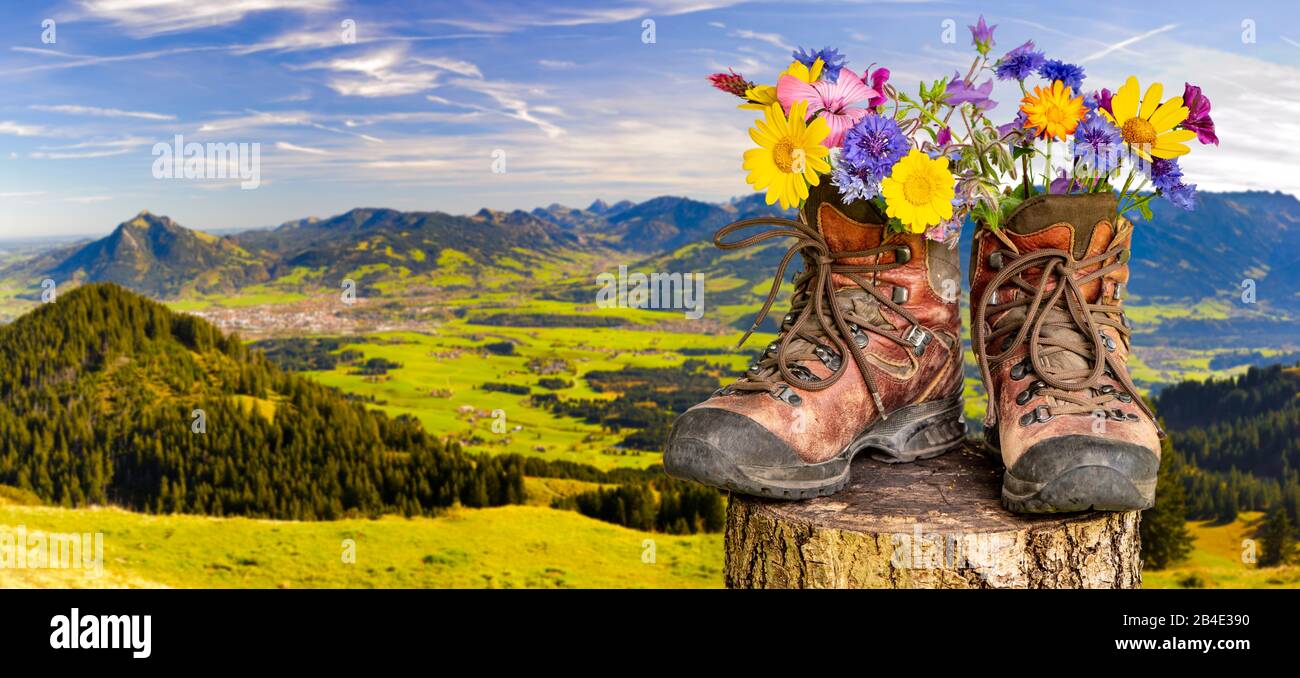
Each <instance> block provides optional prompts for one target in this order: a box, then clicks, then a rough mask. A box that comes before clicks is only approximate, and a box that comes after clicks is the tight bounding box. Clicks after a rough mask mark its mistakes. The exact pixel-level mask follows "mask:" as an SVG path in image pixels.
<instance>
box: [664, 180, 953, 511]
mask: <svg viewBox="0 0 1300 678" xmlns="http://www.w3.org/2000/svg"><path fill="white" fill-rule="evenodd" d="M884 224H885V221H884V219H883V218H882V217H881V215H880V214H879V213H878V211H877V210H876V209H875V207H874V206H872V205H871V204H870V203H868V202H865V201H858V202H855V203H853V204H851V205H847V206H846V205H843V204H841V203H840V202H839V200H838V196H837V195H836V193H835V189H834V187H831V186H829V185H827V184H823V185H821V186H818V187H813V188H812V189H811V192H810V195H809V197H808V200H807V201H806V202H805V204H804V208H803V214H802V220H801V221H791V220H789V219H779V218H760V219H747V220H744V221H739V222H736V223H733V224H730V225H728V226H726V227H723V228H722V229H721V230H719V231H718V232H717V234H715V235H714V243H715V244H716V245H717V246H718V247H721V248H723V249H737V248H742V247H748V246H750V245H754V244H757V243H760V242H763V241H766V240H769V239H772V238H782V237H789V238H795V239H797V242H795V243H794V245H793V246H792V247H791V248H790V249H789V251H788V252H786V255H785V257H784V258H783V259H782V260H781V265H780V267H779V268H778V269H777V272H776V279H775V280H774V281H773V284H772V290H771V292H770V293H769V294H768V297H767V301H766V303H764V304H763V308H762V310H761V311H760V312H759V314H758V318H757V319H756V320H755V322H754V328H757V327H758V326H759V323H761V322H762V320H763V318H764V317H766V315H767V313H768V311H769V310H770V309H771V307H772V304H773V302H774V300H775V298H776V294H777V292H778V290H779V287H780V284H781V281H782V279H783V277H784V274H785V269H786V267H787V265H788V264H789V263H790V261H791V259H793V258H794V256H795V255H796V254H802V255H803V262H804V270H803V271H802V272H800V273H799V274H797V275H796V276H795V278H794V286H795V291H794V294H793V295H792V297H791V309H790V312H789V314H787V315H786V316H785V319H784V320H783V321H782V323H781V330H780V335H779V336H778V337H777V339H776V341H774V342H773V343H772V344H771V345H769V346H768V347H767V350H766V351H765V352H764V353H763V354H762V356H761V357H760V358H759V359H758V360H757V361H756V362H755V363H754V364H753V365H751V366H750V369H749V371H747V372H746V373H745V375H744V376H743V377H741V378H740V379H738V380H737V381H735V382H733V383H732V384H730V385H728V386H725V387H723V388H721V389H719V390H718V391H717V392H716V393H714V394H713V396H712V397H710V398H709V399H708V400H706V401H704V402H703V403H700V404H699V405H696V406H695V407H692V408H691V409H689V410H687V411H686V412H684V413H683V414H682V415H681V416H680V417H678V419H677V421H676V422H675V423H674V424H673V430H672V433H671V434H670V435H669V437H668V442H667V445H666V447H665V449H664V468H665V469H666V470H667V471H668V473H669V474H670V475H672V476H675V477H678V478H684V479H688V480H695V481H698V482H701V483H704V484H706V485H712V486H714V487H718V488H723V489H728V490H733V491H736V492H743V493H745V494H751V495H755V496H761V497H775V498H780V499H803V498H808V497H816V496H824V495H827V494H831V493H832V492H835V491H836V490H838V489H840V488H841V487H843V486H844V484H845V483H847V482H848V478H849V465H850V463H851V462H852V461H853V457H854V456H855V455H856V454H857V453H858V452H860V451H862V450H867V449H869V450H871V454H872V456H873V457H875V458H877V459H880V460H883V461H890V462H902V461H913V460H915V459H921V458H925V457H933V456H936V455H939V454H942V453H943V452H946V451H947V450H949V449H951V448H953V447H956V446H957V445H960V444H961V442H962V439H963V438H964V436H965V431H966V425H965V422H964V420H963V419H962V418H961V416H962V400H961V388H962V344H961V337H960V326H959V323H960V320H959V311H958V310H957V303H956V296H957V293H956V290H957V286H956V284H955V283H956V281H957V280H958V276H959V275H960V269H959V267H958V264H957V254H956V252H955V251H954V250H953V249H950V248H949V247H948V246H946V245H943V244H941V243H936V242H932V241H929V240H926V239H925V238H924V237H923V236H921V235H912V234H906V233H889V232H887V229H886V227H885V225H884ZM755 225H772V226H776V227H777V228H776V229H772V230H766V231H762V232H759V233H756V234H754V235H751V236H749V237H747V238H745V239H743V240H740V241H738V242H731V243H727V242H723V238H725V237H726V236H727V235H728V234H731V233H733V232H735V231H737V230H740V229H744V228H747V227H750V226H755ZM945 292H947V293H948V294H947V296H948V297H949V298H950V299H949V300H945V299H944V293H945ZM754 328H751V329H750V331H749V332H746V333H745V337H748V336H749V334H750V333H752V332H753V331H754ZM741 341H742V343H743V341H744V339H742V340H741Z"/></svg>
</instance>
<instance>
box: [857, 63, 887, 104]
mask: <svg viewBox="0 0 1300 678" xmlns="http://www.w3.org/2000/svg"><path fill="white" fill-rule="evenodd" d="M887 82H889V69H888V68H877V69H876V70H874V71H872V70H871V69H870V68H868V69H867V71H866V72H865V73H863V74H862V84H864V85H867V86H868V87H870V88H871V89H874V90H876V96H873V97H871V100H870V101H868V102H867V105H868V106H870V107H871V108H875V107H877V106H880V105H881V104H883V103H885V83H887Z"/></svg>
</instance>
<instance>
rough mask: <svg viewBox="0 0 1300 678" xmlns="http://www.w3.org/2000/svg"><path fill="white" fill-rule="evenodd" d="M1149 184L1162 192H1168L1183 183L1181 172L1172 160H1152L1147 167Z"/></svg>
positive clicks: (1176, 162) (1176, 161) (1176, 163)
mask: <svg viewBox="0 0 1300 678" xmlns="http://www.w3.org/2000/svg"><path fill="white" fill-rule="evenodd" d="M1147 173H1148V174H1149V175H1151V183H1152V184H1153V185H1154V186H1155V187H1156V188H1158V189H1160V190H1161V191H1162V192H1166V193H1167V192H1169V191H1171V190H1173V189H1174V188H1177V187H1178V186H1179V185H1181V184H1182V183H1183V170H1182V168H1181V167H1179V166H1178V160H1176V159H1174V158H1169V159H1165V158H1152V159H1151V162H1150V163H1149V164H1148V165H1147Z"/></svg>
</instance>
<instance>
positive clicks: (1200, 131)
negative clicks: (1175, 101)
mask: <svg viewBox="0 0 1300 678" xmlns="http://www.w3.org/2000/svg"><path fill="white" fill-rule="evenodd" d="M1183 105H1184V106H1186V107H1187V110H1188V114H1187V119H1186V120H1184V121H1183V127H1184V128H1186V129H1189V130H1192V131H1193V132H1196V140H1197V141H1199V142H1201V143H1203V144H1211V143H1212V144H1214V145H1215V146H1218V145H1219V137H1218V136H1217V135H1215V133H1214V121H1213V120H1211V119H1210V100H1209V99H1208V98H1206V97H1205V95H1204V94H1201V88H1200V87H1197V86H1196V85H1193V84H1191V83H1188V82H1184V83H1183Z"/></svg>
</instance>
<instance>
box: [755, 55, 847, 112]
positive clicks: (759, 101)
mask: <svg viewBox="0 0 1300 678" xmlns="http://www.w3.org/2000/svg"><path fill="white" fill-rule="evenodd" d="M825 66H826V64H825V63H823V62H822V58H821V57H817V60H816V61H814V62H813V65H812V68H809V67H807V66H805V65H803V64H801V63H799V62H798V61H791V62H790V67H789V68H787V69H785V72H784V73H781V74H780V75H778V76H776V77H777V79H778V80H780V79H781V76H782V75H789V76H792V77H795V78H799V79H800V80H802V81H804V82H806V83H808V84H810V85H811V84H813V83H814V82H817V78H820V77H821V75H822V69H823V68H825ZM745 98H746V99H748V100H749V101H748V102H747V103H743V104H741V105H739V106H737V108H747V109H750V110H754V111H765V110H767V107H768V106H771V105H772V104H774V103H776V88H775V87H773V86H771V85H759V86H757V87H751V88H749V89H747V90H745Z"/></svg>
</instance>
